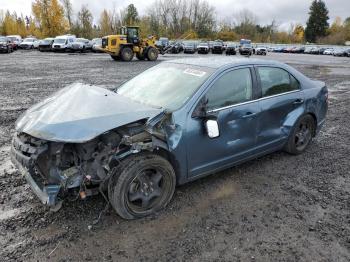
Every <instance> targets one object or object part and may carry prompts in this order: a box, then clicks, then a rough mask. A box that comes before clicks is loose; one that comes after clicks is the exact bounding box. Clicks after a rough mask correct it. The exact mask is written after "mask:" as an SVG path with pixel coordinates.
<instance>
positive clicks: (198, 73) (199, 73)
mask: <svg viewBox="0 0 350 262" xmlns="http://www.w3.org/2000/svg"><path fill="white" fill-rule="evenodd" d="M184 73H185V74H188V75H193V76H198V77H202V76H205V74H206V73H207V72H204V71H200V70H196V69H192V68H187V69H186V70H185V71H184Z"/></svg>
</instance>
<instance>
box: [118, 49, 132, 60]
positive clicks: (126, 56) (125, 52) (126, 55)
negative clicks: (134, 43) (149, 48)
mask: <svg viewBox="0 0 350 262" xmlns="http://www.w3.org/2000/svg"><path fill="white" fill-rule="evenodd" d="M120 58H121V59H122V60H123V61H127V62H128V61H131V60H132V59H133V58H134V52H133V51H132V49H131V48H130V47H123V49H122V50H121V51H120Z"/></svg>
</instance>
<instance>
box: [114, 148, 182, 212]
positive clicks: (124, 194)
mask: <svg viewBox="0 0 350 262" xmlns="http://www.w3.org/2000/svg"><path fill="white" fill-rule="evenodd" d="M175 185H176V177H175V172H174V169H173V167H172V166H171V164H170V163H169V162H168V161H167V160H166V159H165V158H163V157H161V156H158V155H154V154H139V155H133V156H131V157H129V158H128V159H126V160H124V161H123V162H122V163H121V164H120V165H118V166H117V167H116V168H114V169H113V170H112V176H111V179H110V181H109V185H108V197H109V201H110V203H111V205H112V206H113V208H114V209H115V211H116V212H117V213H118V214H119V215H120V216H121V217H122V218H125V219H136V218H141V217H145V216H148V215H150V214H153V213H155V212H157V211H159V210H161V209H163V208H164V207H165V206H166V205H167V204H168V203H169V202H170V200H171V198H172V197H173V194H174V191H175Z"/></svg>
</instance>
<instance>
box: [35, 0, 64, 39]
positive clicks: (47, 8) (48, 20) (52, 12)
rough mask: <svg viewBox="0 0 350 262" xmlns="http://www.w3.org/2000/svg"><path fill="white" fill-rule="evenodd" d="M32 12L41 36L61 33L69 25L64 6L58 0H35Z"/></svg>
mask: <svg viewBox="0 0 350 262" xmlns="http://www.w3.org/2000/svg"><path fill="white" fill-rule="evenodd" d="M32 12H33V15H34V18H35V23H36V25H37V27H38V29H39V31H40V37H48V36H51V37H52V36H57V35H61V34H63V33H64V32H65V31H66V30H67V28H68V27H69V25H68V21H67V20H66V18H65V16H64V10H63V7H62V6H61V5H60V4H59V3H58V0H35V1H34V2H33V4H32Z"/></svg>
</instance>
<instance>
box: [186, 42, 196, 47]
mask: <svg viewBox="0 0 350 262" xmlns="http://www.w3.org/2000/svg"><path fill="white" fill-rule="evenodd" d="M185 46H186V47H194V44H193V43H186V44H185Z"/></svg>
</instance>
